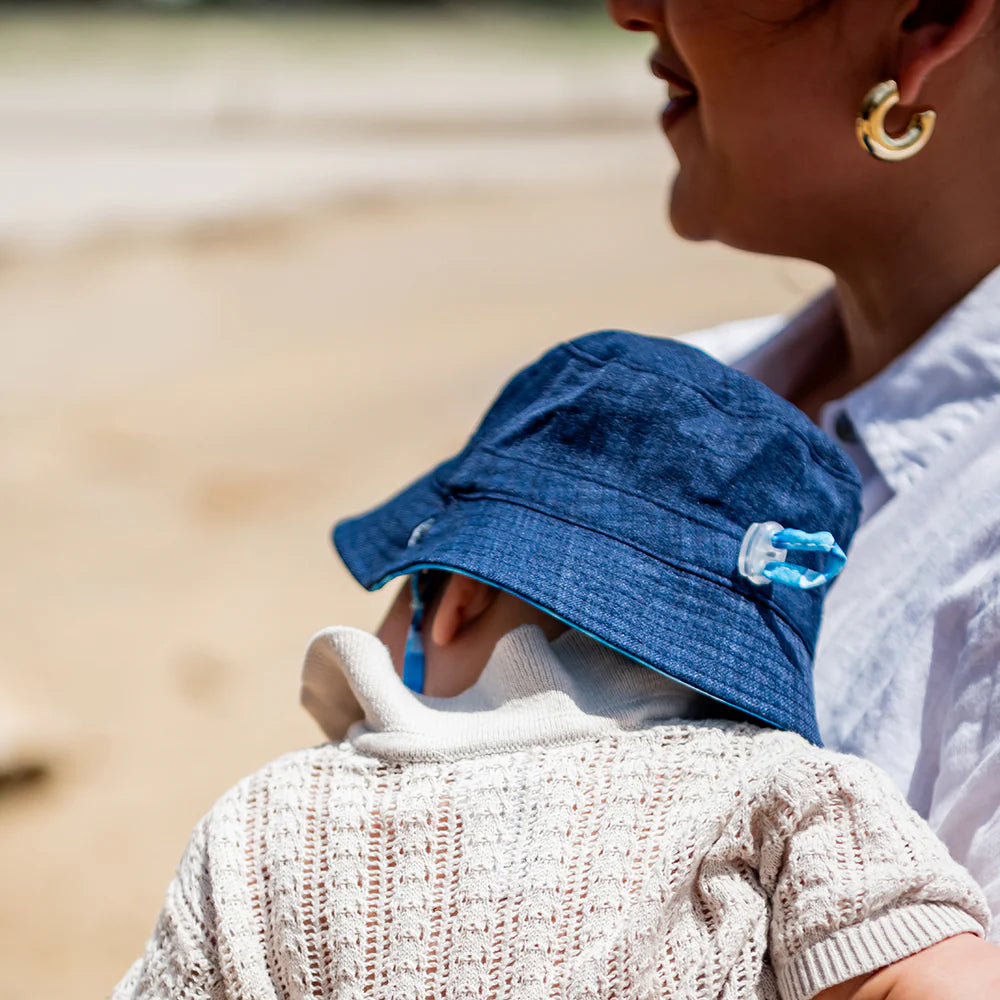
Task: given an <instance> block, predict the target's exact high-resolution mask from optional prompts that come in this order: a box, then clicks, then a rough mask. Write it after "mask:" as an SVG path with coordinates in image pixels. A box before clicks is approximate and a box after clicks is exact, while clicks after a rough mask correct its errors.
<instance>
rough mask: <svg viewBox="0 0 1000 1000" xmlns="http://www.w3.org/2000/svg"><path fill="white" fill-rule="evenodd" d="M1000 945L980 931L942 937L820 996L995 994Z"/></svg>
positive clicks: (843, 999)
mask: <svg viewBox="0 0 1000 1000" xmlns="http://www.w3.org/2000/svg"><path fill="white" fill-rule="evenodd" d="M997 997H1000V948H998V947H997V946H996V945H992V944H988V943H987V942H985V941H983V940H982V938H979V937H976V935H975V934H960V935H958V937H953V938H948V940H947V941H940V942H938V943H937V944H935V945H932V946H931V947H930V948H926V949H924V951H920V952H917V954H916V955H911V956H910V957H909V958H904V959H903V960H902V961H900V962H894V963H893V964H892V965H888V966H886V967H885V968H884V969H879V970H878V971H877V972H873V973H872V974H871V975H868V976H859V977H858V978H857V979H852V980H850V982H846V983H841V984H840V985H839V986H832V987H830V989H828V990H823V992H822V993H818V994H817V995H816V997H815V1000H996V998H997Z"/></svg>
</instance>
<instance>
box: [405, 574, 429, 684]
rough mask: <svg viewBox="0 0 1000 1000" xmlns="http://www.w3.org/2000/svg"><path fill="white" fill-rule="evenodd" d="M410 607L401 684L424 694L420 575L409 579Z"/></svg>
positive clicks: (422, 602) (422, 615)
mask: <svg viewBox="0 0 1000 1000" xmlns="http://www.w3.org/2000/svg"><path fill="white" fill-rule="evenodd" d="M410 606H411V607H412V608H413V617H412V618H411V619H410V631H409V632H408V633H407V635H406V653H405V654H404V656H403V683H404V684H405V685H406V686H407V687H408V688H409V689H410V690H411V691H412V692H413V693H414V694H423V693H424V635H423V632H424V601H423V598H422V597H421V596H420V574H419V573H414V574H413V575H412V576H411V577H410Z"/></svg>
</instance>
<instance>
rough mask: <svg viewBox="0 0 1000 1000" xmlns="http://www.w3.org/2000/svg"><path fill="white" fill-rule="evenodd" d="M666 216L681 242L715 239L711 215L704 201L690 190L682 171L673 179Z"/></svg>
mask: <svg viewBox="0 0 1000 1000" xmlns="http://www.w3.org/2000/svg"><path fill="white" fill-rule="evenodd" d="M668 216H669V218H670V225H671V226H672V227H673V230H674V232H675V233H677V235H678V236H680V238H681V239H683V240H692V241H695V242H700V241H703V240H710V239H714V237H715V233H714V228H715V227H714V224H713V219H712V216H711V213H710V212H709V211H708V210H707V206H706V205H705V203H704V200H703V199H700V198H698V197H696V196H695V192H694V191H692V190H690V185H689V184H687V183H686V178H685V176H684V171H683V170H682V171H681V172H680V173H678V175H677V176H676V177H675V178H674V183H673V186H672V188H671V190H670V197H669V207H668Z"/></svg>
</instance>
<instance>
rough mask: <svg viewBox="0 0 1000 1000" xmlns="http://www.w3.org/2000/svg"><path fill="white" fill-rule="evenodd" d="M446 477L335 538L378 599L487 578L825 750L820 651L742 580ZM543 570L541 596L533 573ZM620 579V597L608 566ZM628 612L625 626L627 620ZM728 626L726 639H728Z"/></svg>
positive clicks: (421, 484) (414, 489) (430, 478)
mask: <svg viewBox="0 0 1000 1000" xmlns="http://www.w3.org/2000/svg"><path fill="white" fill-rule="evenodd" d="M439 482H440V480H439V479H438V478H437V477H436V475H435V473H431V474H429V475H427V476H425V477H424V478H423V479H420V480H418V481H417V482H416V483H414V484H413V485H412V486H410V487H409V488H408V489H406V490H404V491H403V492H402V493H400V494H398V495H397V496H396V497H394V498H393V499H391V500H389V501H388V502H387V503H385V504H383V505H382V506H381V507H379V508H377V509H376V510H374V511H371V512H369V513H367V514H364V515H361V516H360V517H356V518H353V519H350V520H347V521H343V522H341V523H340V524H338V525H337V527H336V528H335V529H334V533H333V541H334V544H335V546H336V548H337V550H338V552H339V554H340V556H341V558H342V559H343V560H344V563H345V564H346V566H347V567H348V569H349V570H350V572H351V573H352V574H353V576H354V577H355V578H356V579H357V580H358V582H359V583H360V584H361V585H362V586H364V587H365V588H366V589H368V590H377V589H379V588H381V587H382V586H384V585H385V584H387V583H388V582H389V581H391V580H392V579H394V578H396V577H398V576H402V575H404V574H409V573H413V572H415V571H417V570H420V569H427V568H436V569H444V570H451V571H455V572H458V573H463V574H465V575H467V576H471V577H475V578H477V579H479V580H482V581H484V582H486V583H488V584H491V585H493V586H496V587H498V588H500V589H502V590H505V591H507V592H509V593H511V594H514V595H515V596H517V597H520V598H522V599H524V600H527V601H529V602H530V603H531V604H534V605H536V606H537V607H539V608H541V609H542V610H543V611H546V612H547V613H549V614H551V615H553V616H554V617H556V618H558V619H560V620H562V621H564V622H565V623H566V624H568V625H570V626H572V627H573V628H575V629H578V630H579V631H581V632H584V633H586V634H588V635H590V636H592V637H593V638H595V639H597V640H599V641H600V642H603V643H605V644H606V645H608V646H610V647H612V648H614V649H616V650H618V651H619V652H621V653H624V654H625V655H626V656H629V657H631V658H632V659H634V660H636V661H638V662H639V663H641V664H643V665H644V666H647V667H649V668H651V669H653V670H656V671H658V672H659V673H661V674H663V675H665V676H667V677H670V678H671V679H673V680H675V681H679V682H680V683H682V684H684V685H686V686H688V687H690V688H692V689H694V690H696V691H699V692H701V693H703V694H705V695H708V696H709V697H711V698H713V699H715V700H716V701H719V702H722V703H724V704H725V705H727V706H730V707H732V708H736V709H737V710H738V711H739V712H742V713H745V714H747V715H749V716H751V717H753V718H756V719H757V720H759V721H761V722H765V723H767V724H769V725H772V726H775V727H777V728H779V729H787V730H792V731H795V732H798V733H800V734H801V735H803V736H805V737H806V738H807V739H809V740H810V741H812V742H813V743H816V744H819V743H820V735H819V728H818V725H817V722H816V713H815V705H814V700H813V688H812V677H811V676H809V675H806V674H805V673H804V671H803V670H801V669H800V668H799V667H798V666H797V664H809V663H810V661H811V655H812V650H811V649H809V648H808V647H807V644H806V643H805V641H804V640H803V638H802V636H801V635H800V634H799V633H798V632H797V631H796V630H795V629H794V628H793V627H792V626H791V624H790V623H789V621H788V620H787V619H786V618H785V617H784V616H783V615H782V614H781V613H780V611H779V610H778V609H777V608H776V607H775V606H773V605H771V604H770V603H769V602H766V601H761V600H759V599H757V600H748V599H747V592H746V588H747V587H748V586H749V585H748V584H747V583H746V581H743V580H742V579H741V578H740V577H739V576H738V574H737V573H736V572H735V567H736V562H737V553H738V549H739V540H738V539H735V538H734V539H730V540H729V541H731V542H732V547H733V552H732V565H733V567H734V573H733V577H732V578H731V579H728V580H727V579H724V578H721V577H718V576H717V575H714V574H710V573H709V574H705V573H695V572H692V571H690V570H688V569H684V568H681V567H679V566H677V565H673V564H670V563H667V562H665V561H664V560H663V559H661V558H658V557H657V556H655V555H654V554H652V553H650V552H646V551H643V550H642V549H641V548H638V547H636V546H635V545H633V544H631V543H629V542H626V541H623V540H622V539H620V538H615V537H612V536H610V535H608V534H606V533H604V532H601V531H598V530H594V529H591V528H588V527H587V526H585V525H581V524H579V523H572V522H568V521H566V520H563V519H561V518H559V517H558V516H556V515H554V514H552V513H550V512H548V511H544V510H541V509H536V508H534V507H531V506H528V505H525V504H521V503H517V502H512V501H511V500H509V499H504V498H500V497H491V496H482V495H480V496H476V497H474V498H472V497H460V496H455V495H446V493H445V492H443V491H442V489H441V487H440V485H439ZM525 560H530V561H531V588H532V589H531V593H530V594H528V593H524V592H523V589H522V587H521V585H520V584H521V581H523V579H524V570H523V564H524V561H525ZM615 566H620V567H622V571H621V573H620V574H618V575H616V577H615V579H614V582H613V585H611V582H610V581H608V585H607V586H605V585H604V581H605V580H606V579H607V576H608V572H609V570H608V567H615ZM626 609H627V613H626ZM720 620H723V621H725V623H726V625H725V627H724V628H720V627H719V622H720Z"/></svg>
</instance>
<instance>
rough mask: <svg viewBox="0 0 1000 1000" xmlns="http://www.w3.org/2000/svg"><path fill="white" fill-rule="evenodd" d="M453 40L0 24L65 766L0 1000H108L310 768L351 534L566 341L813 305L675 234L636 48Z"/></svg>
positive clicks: (6, 207) (517, 39)
mask: <svg viewBox="0 0 1000 1000" xmlns="http://www.w3.org/2000/svg"><path fill="white" fill-rule="evenodd" d="M464 10H465V12H464V13H462V12H459V13H453V14H451V15H448V16H445V15H437V16H434V17H424V18H418V17H416V16H406V17H402V16H396V17H395V18H391V19H390V18H382V19H379V20H377V21H375V20H372V19H370V18H369V19H366V18H363V17H360V16H354V17H349V18H345V17H339V18H334V17H331V16H320V15H318V14H311V15H300V16H291V15H288V16H281V17H279V16H276V15H274V14H271V15H265V14H263V13H261V14H258V15H256V16H254V17H246V16H244V17H238V16H236V15H228V16H223V15H222V14H216V15H213V16H207V15H191V14H188V15H180V14H176V15H174V16H171V17H162V16H161V17H155V18H154V17H150V16H146V17H140V16H137V15H131V14H124V13H120V14H111V13H104V14H100V15H95V14H90V15H48V16H45V17H42V16H41V15H40V14H39V8H36V7H35V6H34V5H24V6H23V7H20V8H16V7H6V8H3V10H2V11H0V176H2V178H3V183H2V185H0V338H2V355H0V523H2V525H3V531H2V545H3V558H2V561H0V622H2V629H0V759H4V756H5V757H6V759H7V760H8V761H10V760H11V759H14V758H16V755H17V754H19V753H20V754H21V755H22V757H21V760H22V761H23V762H30V761H31V760H32V759H33V758H32V749H33V746H38V747H40V748H41V752H42V754H43V757H44V758H45V759H48V760H49V761H50V767H49V770H48V773H47V774H46V775H43V776H40V777H38V776H36V777H34V778H31V777H28V778H24V777H23V776H22V778H21V779H20V780H18V779H7V780H5V781H3V782H2V783H0V998H3V1000H28V998H31V1000H35V998H38V997H49V996H52V997H56V996H58V997H61V998H63V1000H74V998H81V1000H82V998H85V997H88V998H89V997H96V996H103V995H106V994H107V992H108V991H109V990H110V988H111V986H112V985H113V984H114V982H116V981H117V979H118V978H119V977H120V975H121V974H122V973H123V972H124V971H125V969H126V967H127V965H128V964H129V962H131V961H132V959H134V958H135V957H137V956H138V954H139V953H140V951H141V948H142V945H143V942H144V940H145V938H146V936H147V935H148V933H149V931H150V929H151V926H152V924H153V921H154V919H155V917H156V913H157V909H158V906H159V901H160V899H161V897H162V894H163V890H164V888H165V886H166V883H167V881H168V879H169V877H170V874H171V871H172V868H173V865H174V863H175V862H176V860H177V858H178V856H179V854H180V851H181V849H182V848H183V845H184V842H185V840H186V837H187V834H188V831H189V830H190V828H191V827H192V825H193V824H194V823H195V821H196V820H197V819H198V817H199V816H200V815H201V814H202V813H203V812H204V811H205V810H206V809H207V808H208V807H209V806H210V804H211V803H212V801H213V800H214V798H215V797H216V796H217V795H218V794H220V793H221V792H222V791H223V790H224V789H225V788H226V787H227V786H228V785H230V784H231V783H233V782H234V781H235V780H236V779H237V778H238V777H240V776H241V775H243V774H244V773H246V772H248V771H250V770H252V769H253V768H256V767H257V766H258V765H260V764H261V763H262V762H264V761H265V760H267V759H268V758H270V757H273V756H275V755H277V754H280V753H283V752H285V751H287V750H291V749H294V748H296V747H300V746H304V745H308V744H310V743H313V742H316V741H318V739H319V734H318V731H317V730H316V729H315V728H314V727H313V726H312V725H311V723H310V721H309V720H308V718H307V717H306V716H305V715H304V713H303V712H302V711H301V710H300V709H299V708H298V705H297V694H298V669H299V660H300V655H301V653H302V651H303V650H304V648H305V644H306V642H307V640H308V639H309V637H310V635H311V634H312V633H313V632H315V631H317V630H318V629H320V628H321V627H323V626H326V625H328V624H334V623H353V624H359V625H364V626H370V625H372V624H374V623H375V622H376V620H377V619H378V617H379V614H380V612H381V610H382V608H383V606H384V603H385V596H384V595H376V596H369V595H366V594H364V593H360V592H359V591H358V589H357V588H356V587H355V586H354V585H353V584H352V583H351V582H350V581H349V579H348V577H347V575H346V573H345V572H344V571H343V570H342V569H341V567H340V565H339V564H338V562H337V560H336V559H335V557H334V555H333V553H332V550H331V547H330V545H329V542H328V529H329V526H330V525H331V524H332V522H333V521H334V520H335V519H336V518H337V517H339V516H342V515H345V514H348V513H352V512H355V511H357V510H359V509H360V508H362V507H364V506H365V505H367V504H370V503H373V502H375V501H377V500H379V499H381V498H383V496H384V495H386V494H387V492H389V491H390V490H393V489H395V488H396V487H397V486H399V485H401V484H403V483H404V482H405V481H406V480H407V478H408V477H411V476H413V475H416V474H417V473H419V472H421V471H423V469H424V468H425V467H426V466H427V465H429V464H430V463H431V462H433V461H436V460H438V459H439V458H441V457H443V456H444V455H445V454H446V453H448V452H449V451H450V450H452V449H454V448H456V447H457V446H458V445H459V443H460V442H461V440H462V439H463V437H464V436H465V435H466V433H467V432H468V431H469V430H470V429H471V427H472V425H473V423H474V421H475V419H476V418H477V417H478V415H479V414H480V413H481V411H482V410H483V408H484V407H485V405H486V404H487V402H488V401H489V399H490V398H491V396H492V394H493V392H494V391H495V390H496V389H497V388H498V386H499V384H500V383H501V381H502V380H503V379H504V378H505V377H506V376H507V375H509V374H510V373H511V372H512V370H513V369H514V368H515V367H517V366H519V365H520V364H522V363H524V362H525V361H527V360H528V359H529V358H531V357H533V356H535V355H537V354H538V353H540V352H541V351H542V350H544V349H545V348H547V347H548V346H550V345H551V344H552V343H553V342H555V341H557V340H559V339H561V338H565V337H568V336H572V335H575V334H578V333H582V332H585V331H587V330H591V329H596V328H600V327H605V326H622V327H628V328H634V329H639V330H644V331H647V332H653V333H660V334H665V335H666V334H678V333H681V332H683V331H685V330H690V329H696V328H699V327H704V326H707V325H710V324H715V323H718V322H720V321H723V320H726V319H730V318H733V317H738V316H744V315H753V314H760V313H767V312H772V311H780V310H785V309H788V308H790V307H791V306H793V305H794V304H796V303H798V302H799V301H800V300H801V299H803V298H804V297H806V296H807V295H808V294H810V293H811V292H812V291H814V290H815V289H816V288H817V287H818V286H819V284H820V283H821V282H822V280H823V276H822V275H821V274H820V273H819V272H817V271H816V270H814V269H812V268H809V267H805V266H803V265H798V264H793V263H779V262H775V261H770V260H760V259H753V258H749V257H746V256H740V255H737V254H735V253H732V252H730V251H725V250H722V249H720V248H716V247H705V246H698V247H693V246H687V245H683V244H680V243H679V242H678V241H677V240H676V239H675V238H674V237H673V236H672V235H671V234H670V233H669V232H668V230H667V228H666V226H665V225H664V223H663V221H662V217H663V213H662V203H663V199H664V190H665V183H666V179H667V177H668V175H669V172H670V169H671V161H670V157H669V153H668V151H667V148H666V145H665V142H664V140H663V139H662V137H661V136H660V135H659V134H658V132H657V130H656V127H655V118H656V112H657V107H658V104H659V103H660V100H661V96H662V94H661V89H660V85H658V84H657V83H656V81H653V80H652V79H651V78H650V77H648V75H647V73H646V71H645V67H644V60H645V58H646V55H647V49H648V44H647V43H646V42H645V41H644V40H642V39H639V38H629V37H626V36H625V35H623V34H621V33H618V32H615V31H613V30H612V29H611V27H610V26H609V25H607V24H605V23H604V21H603V20H602V19H601V18H600V17H599V16H598V15H596V14H595V15H594V16H591V17H580V16H577V15H570V14H569V13H565V14H563V15H561V16H557V15H552V16H550V17H548V18H538V17H535V18H533V19H530V20H528V19H524V18H523V17H520V18H519V17H515V16H513V15H510V16H501V15H498V14H487V13H483V9H482V8H479V10H480V13H479V14H478V15H476V16H472V15H470V14H469V13H468V8H465V9H464ZM26 12H33V13H26ZM11 713H13V714H14V715H15V716H16V717H15V718H13V719H9V720H7V721H6V722H5V721H4V716H5V715H11ZM18 719H20V720H21V721H20V723H19V722H18ZM18 734H19V735H18ZM5 735H6V738H7V743H6V745H4V743H3V740H4V738H5Z"/></svg>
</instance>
